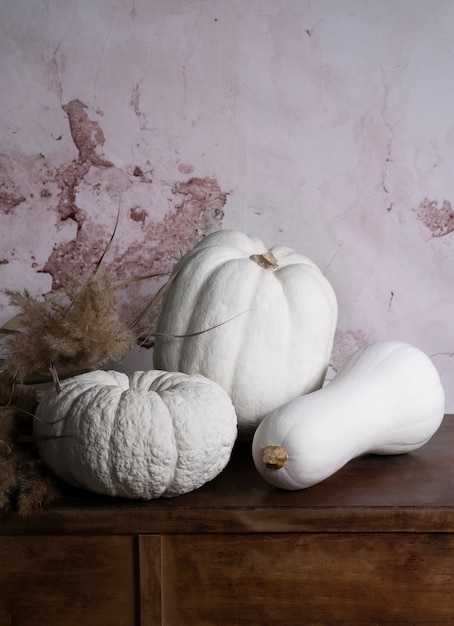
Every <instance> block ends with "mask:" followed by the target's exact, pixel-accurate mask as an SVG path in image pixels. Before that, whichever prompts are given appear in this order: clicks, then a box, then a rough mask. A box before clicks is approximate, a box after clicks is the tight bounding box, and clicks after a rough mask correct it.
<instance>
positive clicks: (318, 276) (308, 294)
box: [154, 230, 337, 433]
mask: <svg viewBox="0 0 454 626" xmlns="http://www.w3.org/2000/svg"><path fill="white" fill-rule="evenodd" d="M172 280H173V282H172V283H171V286H170V288H169V289H168V290H167V292H166V294H165V296H164V298H163V302H162V310H161V314H160V317H159V320H158V325H157V336H156V343H155V349H154V366H155V367H156V368H158V369H164V370H170V371H181V372H187V373H191V374H194V373H199V374H203V375H204V376H207V377H208V378H211V379H212V380H215V381H216V382H218V383H219V384H220V385H222V387H223V388H224V389H225V390H226V391H227V393H228V394H229V396H230V397H231V399H232V402H233V404H234V406H235V409H236V413H237V415H238V425H239V428H240V430H241V431H243V432H246V433H248V432H250V431H252V430H253V429H254V428H255V427H256V426H257V424H258V423H259V422H260V420H261V419H262V418H263V416H264V415H265V414H267V413H268V412H269V411H271V410H273V409H275V408H276V407H278V406H280V405H281V404H283V403H284V402H286V401H288V400H289V399H291V398H293V397H295V396H298V395H300V394H304V393H307V392H310V391H313V390H314V389H318V388H319V387H320V386H321V385H322V384H323V381H324V377H325V374H326V370H327V367H328V364H329V359H330V355H331V350H332V344H333V338H334V331H335V327H336V323H337V300H336V296H335V294H334V290H333V288H332V287H331V285H330V283H329V282H328V280H327V279H326V278H325V277H324V276H323V274H322V272H321V271H320V270H319V269H318V267H317V266H316V265H315V264H314V263H313V262H312V261H310V260H309V259H308V258H306V257H304V256H302V255H300V254H297V253H296V252H294V251H293V250H291V249H290V248H288V247H285V246H274V247H272V248H271V249H268V248H267V247H266V246H265V245H264V244H263V243H262V242H261V241H260V240H258V239H256V238H254V237H250V236H248V235H246V234H244V233H241V232H238V231H232V230H221V231H218V232H215V233H213V234H211V235H209V236H207V237H206V238H205V239H203V240H202V241H200V242H199V243H198V244H197V245H196V246H195V248H193V250H191V251H190V252H188V253H187V254H186V255H185V256H184V257H182V259H181V260H180V262H179V263H178V264H177V265H176V266H175V268H174V271H173V276H172ZM207 329H211V330H208V331H207V332H202V333H201V334H197V333H200V331H206V330H207ZM176 335H178V337H176ZM184 335H186V336H184Z"/></svg>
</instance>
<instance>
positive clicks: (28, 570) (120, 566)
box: [0, 535, 138, 626]
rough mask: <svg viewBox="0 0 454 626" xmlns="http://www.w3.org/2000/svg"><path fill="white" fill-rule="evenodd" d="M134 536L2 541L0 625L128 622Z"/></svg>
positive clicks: (132, 612) (123, 625)
mask: <svg viewBox="0 0 454 626" xmlns="http://www.w3.org/2000/svg"><path fill="white" fill-rule="evenodd" d="M135 547H136V541H135V539H134V537H132V536H123V537H120V536H111V537H98V536H87V537H85V536H45V535H44V536H43V535H41V536H25V537H20V536H17V537H7V536H3V537H1V539H0V564H1V565H0V624H14V625H17V626H43V625H44V624H45V625H46V626H73V625H74V626H85V625H86V626H98V625H99V626H104V625H106V626H107V625H108V626H132V625H133V624H136V623H137V621H136V619H135V617H136V598H135V591H134V585H137V584H138V583H137V576H136V571H135V570H136V565H135V563H136V562H137V559H136V557H135V554H134V551H135Z"/></svg>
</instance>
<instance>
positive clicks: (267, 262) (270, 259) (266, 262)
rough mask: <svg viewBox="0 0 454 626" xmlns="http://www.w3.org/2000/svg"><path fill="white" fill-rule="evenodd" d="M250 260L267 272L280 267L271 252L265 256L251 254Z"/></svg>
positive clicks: (264, 254) (265, 253)
mask: <svg viewBox="0 0 454 626" xmlns="http://www.w3.org/2000/svg"><path fill="white" fill-rule="evenodd" d="M249 258H250V259H251V261H254V262H255V263H257V265H260V267H263V268H265V269H266V270H275V269H277V268H278V267H279V264H278V262H277V259H276V257H275V256H274V254H273V253H272V252H271V251H268V252H264V253H263V254H251V256H250V257H249Z"/></svg>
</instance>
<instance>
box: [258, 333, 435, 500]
mask: <svg viewBox="0 0 454 626" xmlns="http://www.w3.org/2000/svg"><path fill="white" fill-rule="evenodd" d="M444 403H445V394H444V390H443V387H442V384H441V381H440V377H439V375H438V372H437V370H436V368H435V366H434V364H433V363H432V361H431V360H430V358H429V357H428V356H427V355H426V354H424V352H422V350H420V349H419V348H416V347H415V346H411V345H409V344H407V343H403V342H400V341H382V342H377V343H374V344H371V345H369V346H366V347H365V348H360V349H359V350H357V351H356V352H354V353H353V354H352V355H351V357H350V358H349V359H347V361H346V362H345V363H344V364H343V365H342V367H341V368H340V369H339V371H338V372H337V374H336V376H335V377H334V378H333V380H332V381H331V382H330V383H328V384H327V385H326V386H325V387H323V389H319V390H318V391H314V392H313V393H310V394H307V395H305V396H302V397H300V398H295V399H293V400H291V401H290V402H288V403H287V404H285V405H284V406H282V407H279V408H278V409H276V410H275V411H273V412H272V413H271V414H270V415H268V416H267V417H265V419H264V420H263V421H262V422H261V424H260V426H259V427H258V428H257V430H256V432H255V434H254V440H253V443H252V453H253V458H254V463H255V465H256V467H257V469H258V471H259V472H260V474H261V475H262V476H263V478H265V480H267V481H268V482H269V483H271V484H272V485H274V486H276V487H281V488H283V489H304V488H306V487H310V486H312V485H315V484H316V483H318V482H320V481H322V480H325V479H326V478H328V477H329V476H331V475H332V474H334V473H335V472H337V471H338V470H339V469H340V468H341V467H343V466H344V465H345V464H346V463H348V462H349V461H350V460H351V459H354V458H355V457H358V456H360V455H362V454H366V453H370V454H403V453H406V452H411V451H413V450H417V449H418V448H420V447H421V446H423V445H424V444H425V443H427V441H429V439H430V438H431V437H432V436H433V434H434V433H435V432H436V431H437V430H438V428H439V426H440V424H441V422H442V420H443V416H444V408H445V404H444Z"/></svg>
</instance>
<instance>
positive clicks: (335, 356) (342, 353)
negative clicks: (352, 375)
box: [330, 330, 373, 378]
mask: <svg viewBox="0 0 454 626" xmlns="http://www.w3.org/2000/svg"><path fill="white" fill-rule="evenodd" d="M372 342H373V340H372V339H371V337H369V336H368V335H367V333H365V332H364V331H363V330H347V331H340V330H338V331H337V332H336V335H335V337H334V345H333V351H332V354H331V362H330V370H331V371H332V372H333V373H334V374H335V373H336V372H337V371H338V369H339V368H340V366H341V365H342V364H343V363H344V362H345V361H346V360H347V359H348V357H349V356H351V355H352V354H353V353H354V352H356V350H359V348H363V347H364V346H367V345H368V344H370V343H372ZM331 378H332V376H331Z"/></svg>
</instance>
